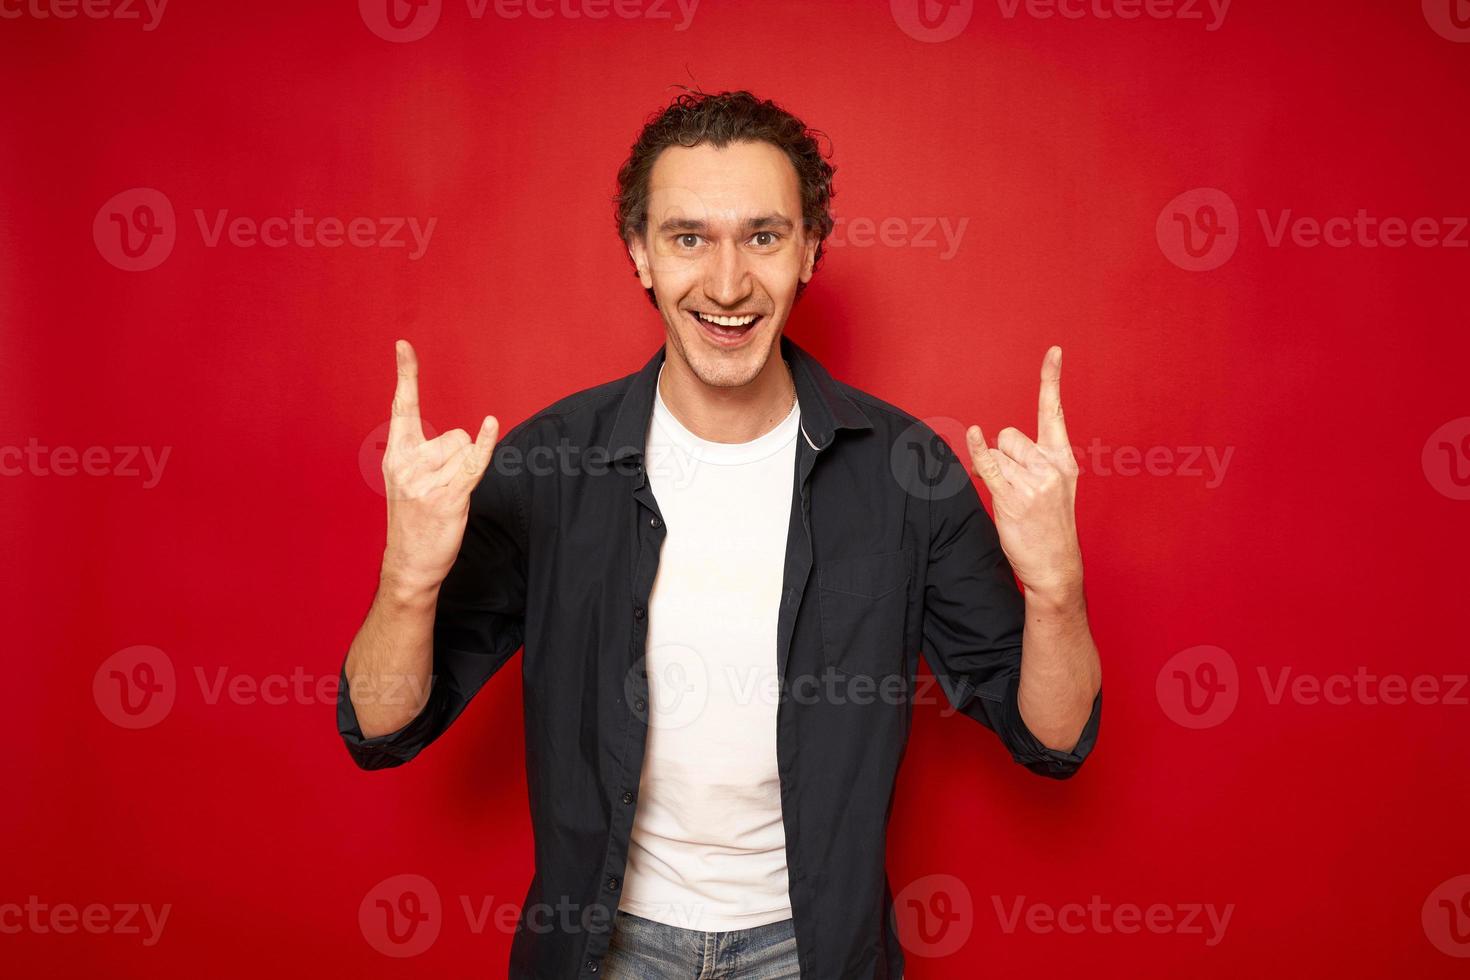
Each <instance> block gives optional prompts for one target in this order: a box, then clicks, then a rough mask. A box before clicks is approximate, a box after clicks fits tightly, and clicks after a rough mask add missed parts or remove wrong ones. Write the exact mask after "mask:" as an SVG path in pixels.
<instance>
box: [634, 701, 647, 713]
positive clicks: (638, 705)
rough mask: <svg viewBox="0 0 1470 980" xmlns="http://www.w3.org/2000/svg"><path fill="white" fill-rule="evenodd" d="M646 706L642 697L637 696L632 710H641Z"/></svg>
mask: <svg viewBox="0 0 1470 980" xmlns="http://www.w3.org/2000/svg"><path fill="white" fill-rule="evenodd" d="M646 707H648V705H646V704H644V703H643V699H642V698H639V699H638V700H637V701H634V702H633V710H634V711H642V710H643V709H644V708H646Z"/></svg>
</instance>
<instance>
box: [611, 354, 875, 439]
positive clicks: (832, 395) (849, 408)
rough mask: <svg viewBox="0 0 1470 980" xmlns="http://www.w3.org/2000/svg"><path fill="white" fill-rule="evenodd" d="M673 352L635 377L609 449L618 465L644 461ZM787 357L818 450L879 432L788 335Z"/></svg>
mask: <svg viewBox="0 0 1470 980" xmlns="http://www.w3.org/2000/svg"><path fill="white" fill-rule="evenodd" d="M667 352H668V345H667V344H665V345H664V346H662V347H660V348H659V349H658V350H657V351H656V352H655V353H654V355H653V356H652V357H651V358H649V359H648V363H647V364H645V365H643V367H642V368H641V369H640V370H639V371H638V373H637V374H636V375H634V376H633V382H632V384H630V385H629V386H628V390H627V391H625V392H624V393H623V397H622V400H621V401H620V402H619V403H618V412H617V416H616V417H615V418H614V419H613V427H612V438H611V440H610V441H609V443H608V446H607V449H608V452H609V453H610V454H611V459H612V460H613V461H617V460H620V459H622V458H624V457H626V456H638V457H640V458H641V457H642V456H643V450H644V443H645V440H646V439H647V437H648V419H649V416H650V414H651V413H652V412H653V393H654V385H655V384H657V382H658V371H659V368H660V367H661V366H662V365H663V362H664V357H665V356H666V354H667ZM781 356H782V357H783V358H785V359H786V360H788V361H790V362H791V375H792V377H793V378H794V379H795V380H796V402H797V405H798V406H799V407H800V411H801V429H802V434H803V435H804V436H805V437H806V440H807V442H809V443H811V445H812V448H813V449H819V450H820V449H825V448H827V445H828V444H829V443H830V442H831V441H832V437H833V436H834V435H835V434H836V430H838V429H871V428H872V427H873V423H872V422H870V421H869V420H868V417H867V416H866V415H864V414H863V411H862V409H860V408H859V407H858V406H857V403H855V402H854V401H853V400H852V399H851V398H849V397H847V395H845V394H843V393H842V391H841V389H839V388H838V387H837V382H836V381H834V380H833V378H832V375H830V374H828V373H827V369H826V368H824V367H822V365H821V364H820V363H818V361H817V359H816V358H814V357H812V356H811V355H810V354H808V353H807V352H806V351H805V350H803V349H802V348H801V347H799V346H798V345H797V344H796V342H795V341H793V340H792V339H791V338H790V337H787V336H786V335H785V334H782V335H781Z"/></svg>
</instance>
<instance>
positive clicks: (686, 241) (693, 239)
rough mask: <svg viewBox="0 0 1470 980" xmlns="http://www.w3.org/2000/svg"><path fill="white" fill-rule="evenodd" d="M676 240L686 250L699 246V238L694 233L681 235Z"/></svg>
mask: <svg viewBox="0 0 1470 980" xmlns="http://www.w3.org/2000/svg"><path fill="white" fill-rule="evenodd" d="M674 240H675V241H676V242H678V243H679V244H680V245H682V246H684V247H685V248H695V247H697V246H698V245H699V236H698V235H695V234H693V233H690V234H684V235H680V236H679V237H678V238H676V239H674Z"/></svg>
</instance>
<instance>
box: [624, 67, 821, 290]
mask: <svg viewBox="0 0 1470 980" xmlns="http://www.w3.org/2000/svg"><path fill="white" fill-rule="evenodd" d="M679 87H680V88H684V86H679ZM818 137H822V138H825V137H826V134H825V133H823V132H821V131H820V130H815V129H810V128H808V127H807V125H806V124H805V123H803V122H802V121H801V120H800V119H798V118H796V117H795V116H793V115H792V114H791V113H789V112H787V111H786V110H785V109H782V108H781V107H780V106H778V105H776V103H774V102H772V101H770V100H768V99H758V98H756V97H755V96H754V95H751V94H750V93H749V92H746V91H743V90H742V91H739V92H718V93H709V92H699V91H696V90H691V89H687V88H686V89H685V91H684V94H682V95H679V96H677V97H676V98H675V99H674V100H673V102H672V103H671V104H670V105H669V106H668V108H666V109H663V110H660V111H657V112H655V113H654V114H653V115H652V116H650V117H649V118H648V121H647V122H646V123H645V124H644V126H643V131H642V132H641V133H639V134H638V139H637V140H635V141H634V143H633V146H632V147H631V149H630V150H629V151H628V159H627V160H626V161H624V163H623V165H622V166H621V167H620V168H619V169H618V193H617V196H616V197H614V198H613V202H614V204H615V205H616V206H617V225H618V237H620V238H621V239H622V240H623V242H624V244H626V243H628V242H629V241H631V240H632V238H633V237H634V236H635V235H642V234H643V233H644V231H645V230H646V229H647V226H648V178H649V175H650V174H652V173H653V165H654V163H655V162H657V160H658V157H659V154H660V153H662V152H663V150H664V148H665V147H669V146H698V145H700V144H701V143H709V144H711V145H713V146H714V147H715V148H717V149H724V148H725V147H726V146H728V145H729V144H731V143H735V142H741V141H765V142H767V143H770V144H771V145H772V146H775V147H776V148H777V149H780V150H783V151H785V153H786V157H787V159H789V160H790V161H791V165H792V166H793V167H795V168H796V178H797V182H798V184H799V185H800V188H801V208H802V226H803V228H804V229H805V230H806V232H807V234H810V235H815V236H816V238H817V251H816V255H815V257H814V259H813V261H812V269H813V271H815V270H816V268H817V265H818V264H820V263H821V261H822V251H823V247H824V246H823V243H824V240H825V239H826V238H827V236H828V235H830V234H831V233H832V214H831V211H830V207H831V202H832V197H833V195H834V193H835V192H834V191H833V189H832V175H833V174H834V173H835V172H836V170H837V168H836V167H834V166H833V165H832V164H830V163H828V162H827V160H825V159H824V158H823V154H822V152H821V149H820V147H819V146H818V143H817V140H818ZM829 142H830V141H829ZM830 155H831V154H830V152H829V153H828V154H827V156H830ZM634 274H635V275H636V274H637V270H636V269H635V270H634ZM805 287H806V283H804V282H799V283H797V286H796V295H797V296H798V297H800V296H801V293H802V290H803V289H804V288H805ZM647 292H648V299H649V302H651V303H653V305H654V306H655V307H657V306H658V300H657V299H655V298H654V295H653V290H652V289H649V290H648V291H647Z"/></svg>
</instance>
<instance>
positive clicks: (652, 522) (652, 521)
mask: <svg viewBox="0 0 1470 980" xmlns="http://www.w3.org/2000/svg"><path fill="white" fill-rule="evenodd" d="M648 526H649V527H663V526H664V522H663V520H662V518H660V517H659V516H658V515H657V514H655V515H654V516H653V517H650V518H649V519H648Z"/></svg>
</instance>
